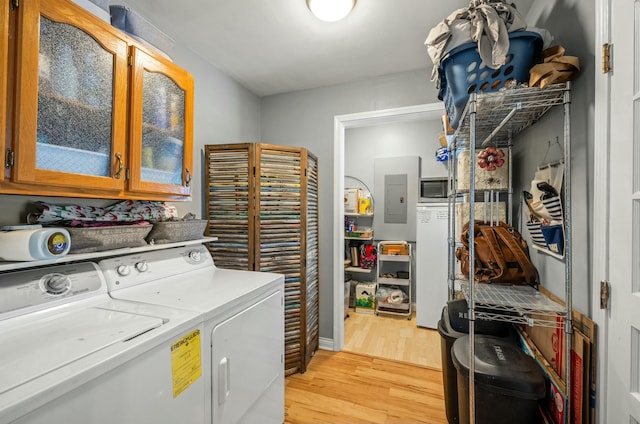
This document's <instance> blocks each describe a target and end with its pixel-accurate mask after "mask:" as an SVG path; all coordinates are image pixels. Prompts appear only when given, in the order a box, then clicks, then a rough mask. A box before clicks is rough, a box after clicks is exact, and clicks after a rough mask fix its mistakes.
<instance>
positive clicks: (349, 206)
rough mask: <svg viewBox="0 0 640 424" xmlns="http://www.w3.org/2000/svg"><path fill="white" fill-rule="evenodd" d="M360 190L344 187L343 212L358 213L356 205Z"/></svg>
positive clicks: (360, 193) (358, 200)
mask: <svg viewBox="0 0 640 424" xmlns="http://www.w3.org/2000/svg"><path fill="white" fill-rule="evenodd" d="M361 195H362V190H361V189H359V188H345V189H344V213H354V214H355V213H358V205H359V202H360V196H361Z"/></svg>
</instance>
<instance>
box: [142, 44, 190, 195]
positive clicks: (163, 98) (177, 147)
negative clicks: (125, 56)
mask: <svg viewBox="0 0 640 424" xmlns="http://www.w3.org/2000/svg"><path fill="white" fill-rule="evenodd" d="M132 57H133V70H132V72H133V74H134V75H133V77H132V81H133V84H132V87H131V109H132V110H131V113H132V119H131V127H130V140H131V154H130V157H131V178H130V183H129V190H130V191H141V192H147V193H170V194H178V195H188V194H189V193H190V184H191V177H192V175H191V171H192V161H193V153H192V149H193V147H192V146H193V140H192V139H193V135H192V134H193V132H192V122H193V117H192V114H193V79H192V77H191V75H189V74H188V73H187V72H186V71H184V70H183V69H180V68H178V67H177V66H175V65H174V64H172V63H171V62H168V61H164V60H161V59H158V58H155V57H152V56H150V55H148V54H146V53H145V52H143V51H141V50H139V49H137V48H135V47H132Z"/></svg>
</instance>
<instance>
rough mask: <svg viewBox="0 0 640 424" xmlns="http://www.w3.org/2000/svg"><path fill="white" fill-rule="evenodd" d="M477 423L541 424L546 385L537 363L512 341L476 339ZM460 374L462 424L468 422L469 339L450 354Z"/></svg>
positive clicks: (456, 343) (459, 344) (458, 342)
mask: <svg viewBox="0 0 640 424" xmlns="http://www.w3.org/2000/svg"><path fill="white" fill-rule="evenodd" d="M475 355H476V358H475V359H476V360H475V376H474V381H475V405H476V406H475V423H476V424H513V423H518V424H540V422H541V416H540V411H539V409H538V401H539V400H540V399H543V398H544V397H545V394H546V381H545V377H544V373H543V371H542V369H540V367H539V366H538V364H537V363H536V361H535V360H534V359H533V358H531V357H530V356H528V355H527V354H526V353H524V352H523V351H522V350H521V349H520V347H519V346H518V345H516V344H515V343H514V342H513V341H511V340H507V339H503V338H500V337H494V336H486V335H480V334H479V335H477V336H476V338H475ZM451 357H452V359H453V364H454V365H455V367H456V370H457V374H458V413H459V416H460V423H462V424H467V423H469V422H470V418H469V364H470V362H471V361H470V357H469V336H464V337H461V338H459V339H458V340H456V341H455V343H454V344H453V348H452V350H451Z"/></svg>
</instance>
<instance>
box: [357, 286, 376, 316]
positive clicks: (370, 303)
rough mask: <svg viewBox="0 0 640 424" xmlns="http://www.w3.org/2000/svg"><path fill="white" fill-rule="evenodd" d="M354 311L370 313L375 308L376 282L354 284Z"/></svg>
mask: <svg viewBox="0 0 640 424" xmlns="http://www.w3.org/2000/svg"><path fill="white" fill-rule="evenodd" d="M355 294H356V296H355V297H356V312H364V313H369V314H372V313H373V312H374V310H375V309H376V283H358V284H357V285H356V293H355Z"/></svg>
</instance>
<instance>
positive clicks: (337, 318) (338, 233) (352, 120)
mask: <svg viewBox="0 0 640 424" xmlns="http://www.w3.org/2000/svg"><path fill="white" fill-rule="evenodd" d="M443 113H444V104H443V103H442V102H437V103H428V104H421V105H415V106H406V107H399V108H393V109H383V110H375V111H369V112H359V113H351V114H347V115H337V116H335V117H334V119H333V123H334V125H333V193H334V196H335V199H334V203H333V252H334V256H333V281H334V285H333V349H332V350H334V351H341V350H342V348H343V347H344V260H343V258H344V202H340V201H339V195H340V194H341V193H344V164H345V157H344V156H345V152H344V150H345V130H346V129H347V128H357V127H366V126H372V125H380V124H387V123H393V122H402V121H417V120H422V119H441V117H442V114H443ZM323 347H325V346H323ZM326 348H328V347H326Z"/></svg>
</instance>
